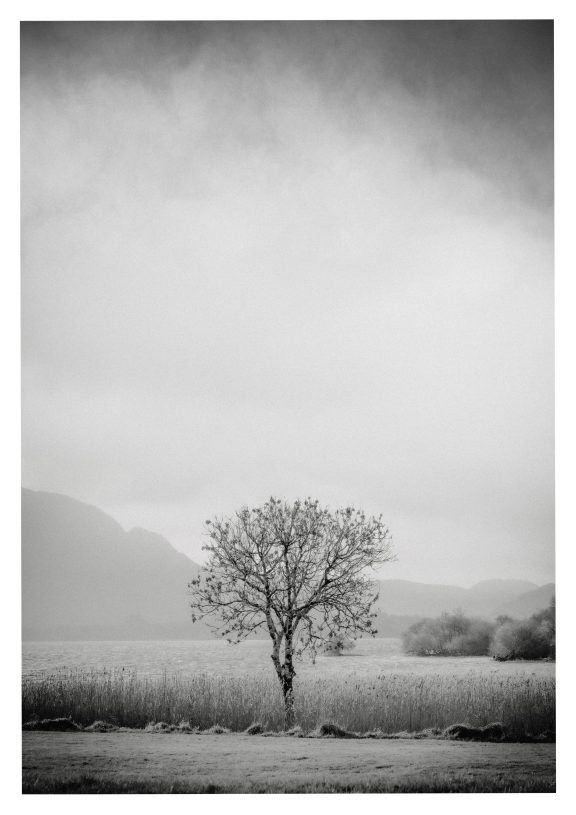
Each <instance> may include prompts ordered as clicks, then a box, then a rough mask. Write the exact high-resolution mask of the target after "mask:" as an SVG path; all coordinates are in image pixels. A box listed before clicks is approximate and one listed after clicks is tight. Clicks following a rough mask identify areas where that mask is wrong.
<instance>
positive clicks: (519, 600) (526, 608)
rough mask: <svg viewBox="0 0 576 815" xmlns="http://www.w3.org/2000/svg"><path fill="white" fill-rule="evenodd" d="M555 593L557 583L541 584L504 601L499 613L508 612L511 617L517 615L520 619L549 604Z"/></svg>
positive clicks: (498, 609)
mask: <svg viewBox="0 0 576 815" xmlns="http://www.w3.org/2000/svg"><path fill="white" fill-rule="evenodd" d="M555 593H556V586H555V584H554V583H546V585H544V586H539V587H538V588H536V589H534V590H533V591H529V592H526V594H521V595H520V596H519V597H515V598H514V599H512V600H509V601H508V602H507V603H502V605H501V606H499V607H498V608H497V613H498V614H508V615H509V616H510V617H517V618H518V619H522V618H524V617H530V615H531V614H534V613H535V612H536V611H540V609H542V608H546V607H547V606H549V605H550V600H552V598H553V597H554V595H555Z"/></svg>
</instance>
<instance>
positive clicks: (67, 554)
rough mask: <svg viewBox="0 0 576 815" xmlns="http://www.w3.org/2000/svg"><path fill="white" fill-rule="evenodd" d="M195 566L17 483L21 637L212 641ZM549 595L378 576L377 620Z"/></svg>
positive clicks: (83, 507) (382, 629)
mask: <svg viewBox="0 0 576 815" xmlns="http://www.w3.org/2000/svg"><path fill="white" fill-rule="evenodd" d="M199 569H200V567H199V566H198V564H196V563H194V561H193V560H191V559H190V558H188V557H187V556H186V555H184V554H182V553H181V552H177V551H176V549H174V547H173V546H172V545H171V544H170V543H169V542H168V541H167V540H165V539H164V538H163V537H161V536H160V535H156V534H153V533H152V532H147V531H146V530H145V529H132V530H130V531H129V532H126V531H125V530H124V529H123V528H122V527H121V526H120V524H118V523H117V522H116V521H115V520H113V519H112V518H111V517H110V516H109V515H107V514H106V513H105V512H102V510H100V509H97V508H96V507H93V506H90V505H88V504H84V503H82V502H81V501H76V500H74V499H73V498H68V497H66V496H64V495H57V494H55V493H48V492H34V491H32V490H27V489H23V490H22V627H23V636H24V639H27V640H34V639H38V640H42V639H44V640H45V639H52V640H98V639H102V640H106V639H116V640H120V639H126V640H129V639H158V640H162V639H206V638H209V637H211V636H212V633H211V631H210V629H209V628H207V626H206V625H205V624H204V623H195V624H192V622H191V621H190V611H189V607H188V602H189V599H188V595H187V589H186V587H187V584H188V583H189V581H190V580H191V579H192V578H193V577H195V576H196V575H197V574H198V571H199ZM553 593H554V584H548V585H546V586H540V587H538V586H536V584H534V583H528V582H525V581H520V580H488V581H483V582H481V583H477V584H476V585H475V586H473V587H472V588H470V589H464V588H461V587H459V586H443V585H432V584H425V583H413V582H411V581H409V580H382V581H380V598H379V600H378V603H377V607H376V610H377V612H378V617H377V619H376V621H375V627H376V628H377V630H378V635H379V636H381V637H398V636H401V634H402V632H403V631H404V630H406V628H408V627H409V626H410V625H411V624H412V623H413V622H415V621H416V620H417V619H419V618H420V617H435V616H437V615H438V614H441V613H442V612H443V611H453V610H454V609H456V608H461V609H462V610H463V611H466V612H468V613H470V614H475V615H478V616H483V617H492V618H493V617H496V616H497V615H498V614H510V615H511V616H516V617H525V616H529V615H530V614H532V613H534V612H535V611H538V610H540V609H541V608H545V607H546V606H547V605H548V603H549V600H550V597H551V596H552V595H553ZM262 636H266V635H265V634H263V635H262Z"/></svg>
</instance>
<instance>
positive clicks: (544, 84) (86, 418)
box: [22, 21, 554, 582]
mask: <svg viewBox="0 0 576 815" xmlns="http://www.w3.org/2000/svg"><path fill="white" fill-rule="evenodd" d="M22 37H23V39H22V156H23V161H22V206H23V233H22V234H23V237H22V249H23V277H22V311H23V335H22V350H23V417H24V418H23V426H24V439H23V454H24V461H23V472H24V478H25V481H26V484H27V485H29V486H31V487H33V488H34V487H35V488H42V489H52V490H59V491H62V492H66V493H69V494H72V495H76V496H77V497H80V498H84V499H85V500H89V501H92V502H94V503H98V504H100V505H101V506H102V507H103V508H105V509H108V510H109V511H113V512H114V513H115V514H116V515H117V517H118V518H119V519H120V520H121V521H122V522H124V523H127V524H129V523H131V524H134V525H147V526H149V527H150V528H152V529H155V530H157V531H160V532H162V533H164V534H166V535H167V536H168V537H169V538H171V539H172V540H173V541H174V542H175V543H176V544H177V545H178V546H180V547H181V548H182V549H184V550H186V551H188V552H190V553H191V554H192V555H193V556H195V557H199V556H200V555H199V549H198V544H199V540H198V535H199V533H200V530H201V529H202V522H203V520H204V518H205V517H206V516H207V515H209V514H211V513H212V512H225V511H227V509H232V508H234V507H235V506H236V505H238V504H241V503H243V502H244V501H250V502H253V501H258V500H264V499H265V498H266V497H267V496H268V495H269V494H270V493H271V492H275V493H279V494H284V495H286V496H288V497H292V496H295V495H305V494H313V495H318V497H319V498H320V499H321V500H323V501H326V502H328V503H333V504H334V503H339V502H346V503H347V502H349V501H355V502H356V503H358V504H361V505H364V506H365V507H366V508H367V509H368V510H369V511H377V512H380V511H383V512H384V514H385V515H386V516H387V520H388V521H389V523H390V524H391V526H392V527H393V531H395V533H396V539H397V544H398V549H399V553H400V556H401V559H400V564H399V566H398V567H397V568H398V569H399V570H400V572H401V573H402V574H403V575H404V576H407V577H414V578H416V579H423V578H427V577H428V578H430V579H435V580H444V581H446V582H447V581H448V580H449V579H454V580H459V581H463V582H473V579H474V578H475V577H481V576H486V577H489V576H494V575H497V574H499V573H502V574H504V575H508V576H518V577H528V578H530V579H535V580H539V579H542V581H544V580H547V579H550V578H551V577H552V567H553V532H554V529H553V321H552V318H553V314H552V303H553V292H552V239H551V226H552V211H551V192H552V172H551V161H552V125H553V117H552V96H553V95H552V79H553V78H552V25H551V23H549V22H545V21H544V22H541V21H535V22H522V21H517V22H483V21H480V22H446V23H443V22H434V23H426V22H420V23H416V22H413V23H406V22H399V23H393V22H387V23H368V22H366V23H279V24H276V23H256V24H252V23H226V24H215V23H202V24H200V23H192V24H179V23H171V24H157V23H154V24H148V23H139V24H135V23H126V24H118V23H90V24H81V23H64V24H55V23H54V24H53V23H50V24H47V23H38V24H36V23H34V24H23V29H22ZM402 570H403V571H402ZM400 572H398V573H399V574H400Z"/></svg>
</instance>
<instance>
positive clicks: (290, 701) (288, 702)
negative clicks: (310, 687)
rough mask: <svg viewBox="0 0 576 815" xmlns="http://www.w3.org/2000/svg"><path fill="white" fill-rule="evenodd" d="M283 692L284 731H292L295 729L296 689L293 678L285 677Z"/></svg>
mask: <svg viewBox="0 0 576 815" xmlns="http://www.w3.org/2000/svg"><path fill="white" fill-rule="evenodd" d="M282 692H283V693H284V730H290V729H291V728H292V727H294V687H293V677H292V676H284V677H283V679H282Z"/></svg>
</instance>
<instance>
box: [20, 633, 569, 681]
mask: <svg viewBox="0 0 576 815" xmlns="http://www.w3.org/2000/svg"><path fill="white" fill-rule="evenodd" d="M270 651H271V647H270V643H269V642H266V641H263V640H251V641H248V642H243V643H240V644H239V645H234V646H231V645H228V644H227V643H226V642H223V641H220V640H193V641H184V640H171V641H162V642H149V641H146V642H142V641H138V642H25V643H23V645H22V671H23V674H24V676H41V675H45V674H46V673H50V674H51V673H57V672H60V671H70V670H104V669H107V670H118V669H122V668H125V669H128V670H134V671H136V672H137V673H138V675H139V676H158V675H161V674H162V673H163V672H164V671H166V672H167V673H168V674H176V673H177V674H181V675H183V676H185V675H186V674H192V673H209V674H218V675H220V676H242V675H244V676H246V675H256V674H262V673H272V671H273V667H272V663H271V660H270ZM296 670H297V673H298V675H299V676H300V677H328V676H351V675H355V676H359V677H360V676H375V675H379V674H402V673H411V674H414V673H416V674H451V675H454V674H456V675H463V674H469V673H490V674H499V675H502V676H510V675H517V674H526V675H528V676H530V675H532V676H538V677H553V676H554V671H555V664H554V663H553V662H496V661H495V660H493V659H490V657H415V656H408V655H406V654H404V653H402V643H401V641H400V640H397V639H374V640H373V639H365V640H358V641H357V643H356V646H355V647H354V649H353V650H351V651H349V652H347V653H345V654H344V655H343V656H339V657H330V656H319V657H318V658H317V660H316V664H312V662H311V661H310V659H308V658H305V659H303V660H302V661H300V662H298V663H297V665H296Z"/></svg>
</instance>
